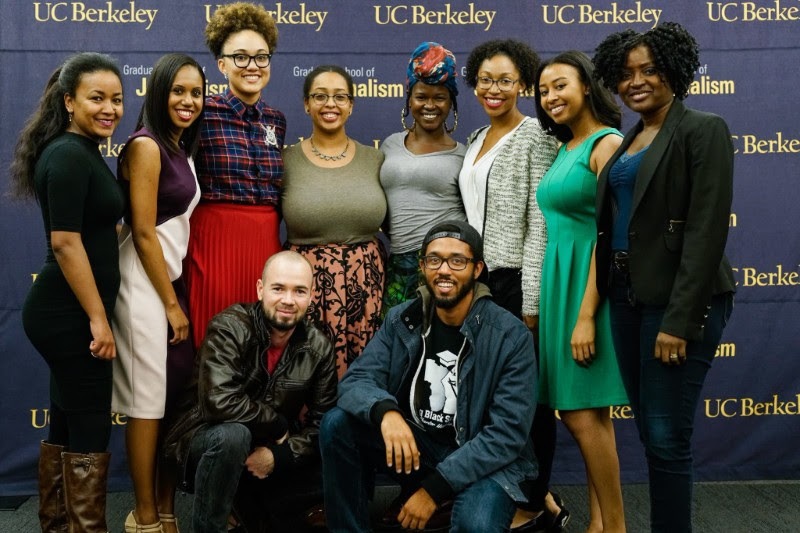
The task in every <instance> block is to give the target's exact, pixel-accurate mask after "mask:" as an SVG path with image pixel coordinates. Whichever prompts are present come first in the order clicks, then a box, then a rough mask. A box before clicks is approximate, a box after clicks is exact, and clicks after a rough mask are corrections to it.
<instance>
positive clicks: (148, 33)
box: [0, 0, 800, 495]
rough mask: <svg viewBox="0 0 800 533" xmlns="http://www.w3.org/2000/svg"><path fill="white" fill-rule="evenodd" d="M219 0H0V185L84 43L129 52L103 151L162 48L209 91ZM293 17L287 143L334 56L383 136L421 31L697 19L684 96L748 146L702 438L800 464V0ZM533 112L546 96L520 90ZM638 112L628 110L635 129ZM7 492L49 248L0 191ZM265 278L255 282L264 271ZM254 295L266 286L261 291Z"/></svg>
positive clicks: (621, 420)
mask: <svg viewBox="0 0 800 533" xmlns="http://www.w3.org/2000/svg"><path fill="white" fill-rule="evenodd" d="M217 5H218V4H211V3H205V2H203V1H202V0H82V1H75V0H63V1H60V0H55V1H46V2H45V1H38V2H37V1H30V0H2V1H0V50H2V52H1V53H2V57H0V138H2V139H3V142H2V143H0V169H2V170H0V189H2V191H3V192H4V193H5V191H6V190H7V189H8V171H7V168H8V163H9V159H10V154H11V150H12V147H13V145H14V143H15V141H16V138H17V134H18V132H19V130H20V128H21V127H22V124H23V122H24V120H25V118H26V117H27V116H28V114H29V113H30V112H31V110H32V109H33V107H34V106H35V104H36V102H37V100H38V98H39V96H40V95H41V92H42V88H43V86H44V83H45V81H46V79H47V77H48V75H49V74H50V73H51V72H52V71H53V69H54V68H55V67H56V66H57V65H58V64H59V63H60V62H61V61H62V60H63V59H64V58H65V57H66V56H67V55H68V54H69V53H71V52H75V51H85V50H92V51H102V52H107V53H110V54H112V55H113V56H114V57H116V58H117V59H118V60H119V63H120V65H121V67H122V73H123V84H124V89H125V111H126V113H125V117H124V119H123V121H122V123H121V124H120V126H119V128H118V129H117V132H116V133H115V135H114V137H113V138H111V139H110V140H108V141H107V142H105V143H103V144H102V145H101V146H100V150H101V152H102V154H103V156H104V157H105V159H106V162H107V163H108V164H109V166H111V168H112V169H115V168H116V156H117V155H118V154H119V151H120V148H121V147H122V146H123V144H124V143H125V139H126V138H127V136H128V135H129V134H130V133H131V131H132V129H133V125H134V121H135V118H136V116H137V115H138V112H139V108H140V105H141V101H142V96H143V95H144V94H145V92H146V91H147V84H146V77H147V75H148V73H149V72H150V69H151V66H152V65H153V64H154V62H155V61H156V59H158V57H159V56H160V55H161V54H163V53H165V52H171V51H183V52H187V53H190V54H192V55H194V56H195V57H196V58H197V59H198V60H199V61H200V62H201V64H203V65H205V68H206V74H207V76H208V87H207V92H208V93H209V94H214V93H218V92H221V91H223V90H225V88H226V82H225V79H224V78H223V77H222V75H221V74H220V73H219V71H218V70H217V68H216V63H215V61H214V59H213V58H212V57H211V55H210V54H209V52H208V51H207V50H206V49H205V47H204V44H203V38H202V32H203V28H204V27H205V24H206V21H207V20H208V17H209V16H210V14H211V13H213V11H214V10H215V9H216V8H217ZM264 6H265V7H266V9H267V10H269V11H271V12H272V15H273V16H274V18H275V20H276V21H277V24H278V28H279V31H280V36H279V42H278V47H277V50H276V54H275V56H274V57H273V61H272V79H271V82H270V84H269V86H268V87H267V89H266V92H265V98H266V100H267V102H268V103H269V104H270V105H272V106H274V107H277V108H278V109H281V110H282V111H283V112H284V113H285V114H286V117H287V121H288V132H287V143H295V142H297V141H298V140H299V139H300V138H302V137H304V136H307V135H308V134H309V132H310V125H309V122H308V119H307V117H306V116H305V114H304V113H303V108H302V105H301V87H302V81H303V77H304V75H305V74H306V73H307V72H308V71H309V70H310V69H311V68H312V67H314V66H315V65H319V64H323V63H337V64H339V65H342V66H344V67H346V68H347V69H348V70H349V72H350V73H351V74H352V76H353V78H354V79H355V81H356V84H357V88H356V100H355V110H354V113H353V116H352V117H351V119H350V121H349V122H348V125H347V127H348V134H350V135H351V136H353V137H355V138H356V139H358V140H360V141H361V142H365V143H374V144H375V145H376V146H377V145H378V143H379V142H380V141H381V139H383V138H385V137H386V136H388V135H389V134H391V133H393V132H395V131H398V130H399V129H400V111H401V109H402V107H403V102H404V81H405V75H404V73H405V67H406V62H407V60H408V55H409V54H410V52H411V51H412V50H413V49H414V48H415V46H416V45H417V44H418V43H419V42H421V41H423V40H435V41H439V42H441V43H443V44H444V45H445V46H446V47H448V48H450V49H451V50H453V51H454V52H455V54H456V57H457V59H458V62H459V66H460V67H462V68H463V64H464V62H465V60H466V57H467V55H468V53H469V51H470V50H471V49H472V47H474V46H475V45H477V44H479V43H480V42H482V41H485V40H487V39H493V38H501V37H502V38H505V37H514V38H518V39H522V40H524V41H526V42H528V43H530V44H531V45H532V46H533V47H534V49H536V50H537V51H539V52H540V53H541V55H542V56H544V57H547V56H552V55H554V54H556V53H558V52H561V51H564V50H566V49H572V48H576V49H579V50H583V51H585V52H588V53H590V55H591V53H592V52H593V50H594V48H595V46H596V45H597V44H598V43H599V42H600V40H601V39H602V38H603V37H605V36H606V35H607V34H609V33H611V32H615V31H620V30H623V29H625V28H628V27H632V28H635V29H636V30H640V31H641V30H647V29H649V28H652V27H653V26H654V25H656V24H658V23H659V22H663V21H677V22H680V23H681V24H683V25H684V26H686V27H687V28H688V29H689V30H690V31H691V32H692V33H693V34H694V35H695V36H696V37H697V39H698V41H699V43H700V46H701V55H700V59H701V67H700V68H699V69H698V71H697V73H696V75H695V82H694V84H693V85H692V87H691V91H690V92H691V95H690V96H689V98H688V99H687V104H688V105H689V106H692V107H696V108H699V109H703V110H707V111H711V112H714V113H718V114H720V115H722V116H723V117H725V119H726V120H727V121H728V124H729V125H730V129H731V132H732V135H733V143H734V146H735V147H736V171H735V172H736V174H735V196H734V203H733V212H732V214H731V216H730V237H729V240H728V249H727V253H728V256H729V258H730V259H731V262H732V264H733V266H734V270H735V275H736V279H737V282H738V293H737V297H736V308H735V311H734V314H733V317H732V319H731V321H730V323H729V325H728V328H727V330H726V331H725V334H724V337H723V339H722V344H720V346H719V349H718V352H717V357H716V358H715V361H714V365H713V368H712V370H711V373H710V374H709V376H708V380H707V385H706V387H705V390H704V392H703V397H702V399H701V402H700V406H699V412H698V420H697V430H696V435H695V451H696V464H697V472H698V477H699V478H700V479H704V480H730V479H775V478H800V453H798V452H797V443H798V442H800V340H799V339H800V336H798V329H800V320H799V319H798V318H799V315H800V227H799V226H798V214H797V213H798V201H799V200H800V195H799V194H798V191H800V186H799V185H800V184H799V183H798V170H797V169H798V166H799V165H798V164H799V163H800V155H798V154H799V153H800V112H799V111H798V103H797V87H798V86H800V71H798V68H797V65H798V64H800V54H799V53H798V50H799V47H800V0H754V1H725V2H706V1H700V0H642V1H628V0H619V1H614V2H610V1H606V0H585V1H579V0H571V1H561V0H550V1H544V2H542V1H538V0H472V1H462V0H431V1H428V0H426V1H421V0H418V1H407V2H397V1H394V0H304V1H297V0H284V1H277V2H272V1H270V2H264ZM521 107H522V109H523V111H524V112H525V113H527V114H530V115H533V114H534V106H533V102H531V101H522V102H521ZM459 109H460V110H461V114H460V117H459V125H458V130H457V131H456V133H455V136H456V138H457V139H458V140H460V141H462V142H463V141H464V140H465V139H466V136H467V135H468V133H469V132H470V131H472V130H473V129H475V128H476V127H478V126H480V125H482V124H483V122H484V114H483V112H482V111H481V109H480V107H479V106H478V105H477V103H476V102H475V98H474V96H473V94H472V91H470V90H469V89H468V88H467V87H466V86H465V85H463V84H462V85H461V95H460V97H459ZM634 120H635V117H633V116H632V114H631V113H630V112H626V113H625V126H626V128H627V127H630V126H632V124H633V122H634ZM0 224H1V226H0V228H2V231H0V264H1V265H2V268H0V423H1V424H2V434H1V437H2V438H0V495H13V494H27V493H32V492H34V487H35V465H36V458H37V453H38V442H39V440H40V439H42V438H44V437H45V436H46V434H47V423H48V413H47V407H48V396H47V381H48V380H47V367H46V366H45V364H44V363H43V362H42V360H41V358H40V357H39V355H38V354H37V353H36V352H35V351H34V350H33V348H32V347H31V346H30V344H29V343H28V341H27V339H26V338H25V335H24V333H23V332H22V327H21V325H20V308H21V305H22V302H23V300H24V298H25V294H26V292H27V291H28V288H29V286H30V284H31V282H32V276H33V275H34V273H35V272H37V271H38V270H39V268H40V266H41V263H42V261H43V258H44V249H45V241H44V234H43V229H42V222H41V218H40V214H39V210H38V208H37V206H36V205H35V203H33V202H20V201H18V200H14V199H12V198H10V197H8V196H7V195H5V194H4V195H3V196H2V197H1V198H0ZM254 288H255V285H254ZM253 296H254V298H255V291H254V294H253ZM614 417H615V419H616V428H617V432H618V443H619V453H620V459H621V463H622V468H623V479H624V480H625V481H641V480H643V479H644V477H645V476H646V467H645V465H644V462H643V460H642V451H641V447H640V445H639V443H638V438H637V436H636V430H635V428H634V423H633V420H631V414H630V411H629V409H627V408H625V407H620V408H615V409H614ZM112 419H113V423H114V425H115V428H114V432H113V443H112V450H113V451H114V457H115V462H114V471H113V474H112V482H111V484H112V487H122V486H124V485H125V484H126V483H127V472H126V466H125V464H124V454H123V453H122V451H123V450H122V434H123V429H124V428H123V426H124V425H125V422H126V421H125V417H124V416H121V415H112ZM583 476H584V473H583V467H582V466H581V462H580V459H579V455H578V452H577V450H576V448H575V447H574V445H573V444H572V443H571V439H570V438H569V437H568V436H567V435H566V433H564V432H563V431H562V433H561V434H560V437H559V448H558V451H557V457H556V465H555V472H554V478H555V481H556V482H560V483H569V482H580V481H581V480H582V479H583Z"/></svg>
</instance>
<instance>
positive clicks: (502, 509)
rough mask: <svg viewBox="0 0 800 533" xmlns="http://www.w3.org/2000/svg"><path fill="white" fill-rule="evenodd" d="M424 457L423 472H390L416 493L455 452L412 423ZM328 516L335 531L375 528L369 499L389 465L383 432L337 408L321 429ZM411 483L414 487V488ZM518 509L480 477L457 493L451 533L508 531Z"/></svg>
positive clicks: (498, 488) (355, 532)
mask: <svg viewBox="0 0 800 533" xmlns="http://www.w3.org/2000/svg"><path fill="white" fill-rule="evenodd" d="M411 429H412V431H413V432H414V438H415V439H416V442H417V448H418V449H419V451H420V460H421V461H422V464H421V467H420V470H419V472H416V473H412V474H409V475H407V476H406V475H405V474H394V471H393V470H391V471H389V470H387V473H392V474H393V476H394V477H396V478H397V480H398V481H399V482H400V484H401V485H403V486H404V492H406V493H411V492H413V491H414V490H415V488H414V486H416V487H417V488H418V487H419V484H418V483H419V481H421V479H422V478H424V477H425V476H426V475H427V474H428V473H430V472H431V470H432V469H434V468H435V467H436V465H437V464H438V463H439V462H440V461H441V460H443V459H444V458H445V457H447V456H448V455H449V454H450V453H452V452H453V451H454V450H455V447H454V446H452V447H451V446H446V445H444V444H442V443H440V442H437V441H435V440H433V439H432V438H430V437H429V436H428V435H427V434H426V433H425V432H424V431H422V430H420V429H418V428H416V427H415V426H413V425H412V426H411ZM320 449H321V451H322V480H323V481H322V483H323V491H324V494H325V517H326V520H327V524H328V529H329V530H330V531H331V532H333V533H337V532H342V533H358V532H368V531H370V525H369V506H368V501H369V499H370V497H371V495H372V489H373V482H374V478H375V472H376V470H377V469H386V453H385V450H384V445H383V438H382V437H381V433H380V430H378V429H377V428H374V427H372V426H371V425H368V424H365V423H363V422H361V421H360V420H358V419H356V418H355V417H353V416H352V415H350V414H348V413H346V412H345V411H343V410H341V409H339V408H338V407H335V408H333V409H331V410H330V411H328V412H327V413H326V414H325V416H324V418H323V419H322V427H321V428H320ZM409 486H411V488H410V489H409V488H408V487H409ZM515 509H516V506H515V503H514V500H512V499H511V497H510V496H509V495H508V494H507V493H506V491H505V490H504V489H503V487H501V486H500V485H499V484H497V483H496V482H495V481H493V480H491V479H489V478H488V477H487V478H483V479H480V480H478V481H476V482H475V483H473V484H472V485H470V486H468V487H467V488H465V489H464V490H463V491H461V492H460V493H458V494H456V495H455V498H454V502H453V512H452V522H451V528H450V531H451V532H456V533H464V532H470V531H474V532H476V533H477V532H482V533H483V532H486V533H489V532H495V531H497V532H500V531H508V528H509V525H510V524H511V519H512V518H513V517H514V511H515Z"/></svg>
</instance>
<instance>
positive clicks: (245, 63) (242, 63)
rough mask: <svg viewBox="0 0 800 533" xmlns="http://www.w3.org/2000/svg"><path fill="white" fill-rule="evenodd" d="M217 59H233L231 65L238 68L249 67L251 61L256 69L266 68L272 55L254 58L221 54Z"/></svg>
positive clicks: (258, 55)
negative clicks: (254, 63)
mask: <svg viewBox="0 0 800 533" xmlns="http://www.w3.org/2000/svg"><path fill="white" fill-rule="evenodd" d="M219 57H229V58H231V59H233V64H234V65H236V66H237V67H238V68H247V67H249V66H250V62H251V61H255V62H256V66H257V67H258V68H267V67H268V66H269V62H270V61H271V60H272V54H256V55H254V56H251V55H248V54H222V55H221V56H219Z"/></svg>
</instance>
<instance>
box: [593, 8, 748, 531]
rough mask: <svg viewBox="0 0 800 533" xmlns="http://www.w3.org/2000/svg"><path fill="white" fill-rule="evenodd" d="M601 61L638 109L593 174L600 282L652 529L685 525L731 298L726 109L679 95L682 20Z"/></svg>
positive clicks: (606, 52) (603, 74)
mask: <svg viewBox="0 0 800 533" xmlns="http://www.w3.org/2000/svg"><path fill="white" fill-rule="evenodd" d="M594 63H595V75H596V76H598V77H599V78H600V79H601V81H602V83H603V85H605V86H606V87H607V88H609V89H610V90H612V91H614V92H616V93H617V94H619V95H620V98H621V99H622V102H623V103H624V104H625V105H626V106H627V107H628V108H630V109H631V110H632V111H635V112H636V113H638V114H639V117H640V120H639V122H638V123H637V124H636V126H635V127H634V128H633V129H632V130H631V131H629V132H628V133H627V135H626V136H625V139H624V140H623V142H622V145H621V146H620V147H619V149H618V150H617V152H616V153H615V154H614V155H613V156H612V157H611V159H610V160H609V162H608V164H607V165H606V166H605V168H604V169H603V171H602V173H601V175H600V178H599V181H598V194H597V223H598V239H597V251H596V258H597V284H598V290H599V291H600V293H601V294H608V295H609V298H610V301H611V327H612V332H613V337H614V346H615V348H616V351H617V357H618V359H619V366H620V371H621V373H622V378H623V382H624V384H625V388H626V391H627V393H628V397H629V398H630V401H631V406H632V408H633V410H634V414H635V417H636V423H637V427H638V429H639V434H640V436H641V439H642V442H643V443H644V445H645V451H646V455H647V461H648V466H649V472H650V504H651V527H652V531H653V532H668V533H680V532H687V531H691V529H692V525H691V496H692V453H691V442H690V441H691V435H692V429H693V422H694V413H695V409H696V407H697V402H698V401H699V397H700V389H701V387H702V385H703V381H704V379H705V376H706V373H707V371H708V369H709V368H710V366H711V361H712V360H713V358H714V353H715V351H716V348H717V345H718V343H719V340H720V337H721V335H722V329H723V327H724V326H725V323H726V322H727V320H728V317H729V316H730V312H731V309H732V306H733V297H732V296H733V291H734V282H733V274H732V272H731V268H730V265H729V264H728V261H727V259H726V258H725V256H724V249H725V242H726V240H727V235H728V219H729V215H730V208H731V199H732V195H733V192H732V191H733V145H732V143H731V136H730V132H729V131H728V127H727V125H726V124H725V122H724V121H723V120H722V119H721V118H720V117H718V116H716V115H712V114H709V113H702V112H699V111H695V110H692V109H689V108H687V107H685V106H684V105H683V102H682V100H683V98H685V97H686V95H687V92H688V89H689V84H690V83H691V82H692V79H693V77H694V71H695V70H696V69H697V68H698V66H699V64H700V63H699V60H698V49H697V43H696V42H695V40H694V38H693V37H692V36H691V35H690V34H689V33H688V32H686V30H684V29H683V28H682V27H681V26H679V25H678V24H675V23H664V24H661V25H659V26H657V27H656V28H653V29H652V30H650V31H648V32H646V33H643V34H642V33H637V32H635V31H633V30H626V31H623V32H620V33H615V34H613V35H610V36H609V37H607V38H606V39H605V40H604V41H603V42H602V43H601V44H600V46H598V48H597V53H596V55H595V57H594Z"/></svg>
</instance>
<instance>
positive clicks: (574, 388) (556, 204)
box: [535, 51, 627, 533]
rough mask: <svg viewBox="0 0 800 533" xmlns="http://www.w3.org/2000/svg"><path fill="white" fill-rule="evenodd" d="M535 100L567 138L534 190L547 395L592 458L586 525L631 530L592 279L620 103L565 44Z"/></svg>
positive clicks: (613, 387) (614, 385)
mask: <svg viewBox="0 0 800 533" xmlns="http://www.w3.org/2000/svg"><path fill="white" fill-rule="evenodd" d="M535 91H536V109H537V114H538V116H539V120H540V121H541V123H542V126H543V127H544V129H545V131H547V132H548V133H549V134H551V135H554V136H555V137H556V138H557V139H558V140H559V141H561V143H562V145H561V148H560V149H559V151H558V156H557V157H556V160H555V161H554V162H553V165H552V166H551V167H550V170H548V172H547V174H545V175H544V177H543V178H542V183H541V185H540V186H539V189H538V191H537V194H536V199H537V201H538V202H539V206H540V207H541V209H542V212H543V213H544V217H545V220H546V222H547V247H546V250H545V256H544V264H543V267H542V289H541V299H540V324H539V332H540V341H539V342H540V346H541V352H540V354H541V355H540V362H539V371H540V377H539V385H540V389H539V402H540V403H544V404H547V405H549V406H550V407H552V408H554V409H558V410H559V412H560V415H561V420H562V421H563V422H564V424H565V425H566V427H567V429H568V430H569V431H570V433H571V434H572V436H573V437H574V438H575V440H576V442H577V443H578V446H579V448H580V450H581V454H582V455H583V459H584V462H585V463H586V473H587V476H588V486H589V502H590V523H589V527H588V528H587V531H592V532H594V531H598V532H599V531H603V532H604V533H610V532H622V531H625V517H624V512H623V506H622V490H621V487H620V479H619V459H618V458H617V451H616V443H615V440H614V426H613V425H612V423H611V417H610V409H609V406H612V405H619V404H626V403H627V397H626V395H625V390H624V388H623V385H622V380H621V378H620V373H619V368H618V366H617V360H616V357H615V354H614V347H613V343H612V339H611V328H610V324H609V315H608V303H607V302H601V300H600V297H599V295H598V292H597V287H596V285H595V279H594V272H595V268H594V261H595V258H594V247H595V241H596V228H595V195H596V189H597V175H598V174H599V173H600V171H601V170H602V169H603V166H604V165H605V164H606V162H607V161H608V159H609V158H610V157H611V156H612V155H613V154H614V152H615V151H616V149H617V147H618V146H619V145H620V142H621V135H620V133H619V131H617V129H616V128H618V127H619V126H620V117H621V113H620V110H619V107H618V106H617V105H616V103H615V102H614V100H613V97H612V96H611V94H610V93H609V92H608V91H607V90H606V89H605V88H603V87H601V86H600V85H599V84H598V83H597V82H596V81H594V80H593V78H592V63H591V60H590V59H589V58H588V57H587V56H586V55H584V54H583V53H581V52H577V51H569V52H564V53H562V54H560V55H558V56H556V57H555V58H553V59H551V60H550V61H547V62H545V63H544V64H543V65H542V66H541V67H540V68H539V72H538V74H537V84H536V86H535Z"/></svg>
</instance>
